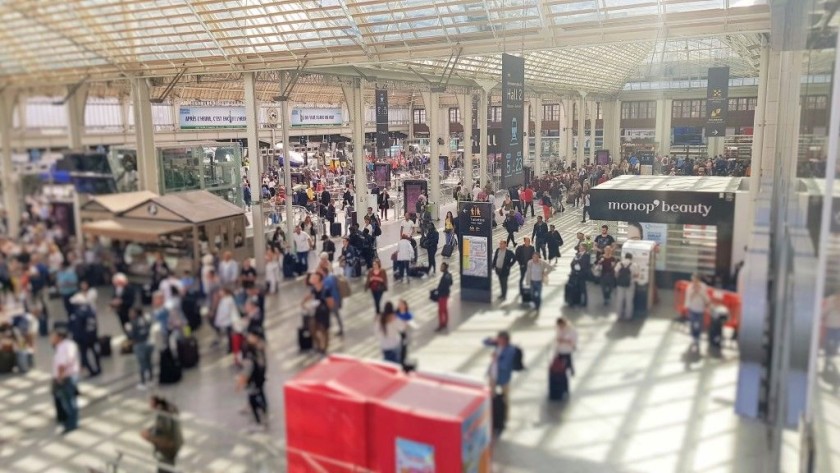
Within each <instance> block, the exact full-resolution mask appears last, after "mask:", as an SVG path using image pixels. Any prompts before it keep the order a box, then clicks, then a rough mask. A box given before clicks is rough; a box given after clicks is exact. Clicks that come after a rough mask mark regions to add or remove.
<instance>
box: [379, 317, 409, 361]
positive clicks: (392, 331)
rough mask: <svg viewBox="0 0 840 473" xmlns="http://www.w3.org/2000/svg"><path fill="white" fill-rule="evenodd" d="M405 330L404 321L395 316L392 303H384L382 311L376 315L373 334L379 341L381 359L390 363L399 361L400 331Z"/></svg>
mask: <svg viewBox="0 0 840 473" xmlns="http://www.w3.org/2000/svg"><path fill="white" fill-rule="evenodd" d="M404 331H405V322H403V320H402V319H400V318H399V317H397V314H396V312H395V311H394V304H392V303H390V302H386V303H385V307H384V309H383V310H382V313H381V314H379V315H377V317H376V325H375V327H374V335H375V336H376V340H377V341H378V342H379V349H380V350H381V351H382V359H384V360H385V361H389V362H391V363H400V360H401V359H402V357H401V355H400V347H401V345H402V333H403V332H404Z"/></svg>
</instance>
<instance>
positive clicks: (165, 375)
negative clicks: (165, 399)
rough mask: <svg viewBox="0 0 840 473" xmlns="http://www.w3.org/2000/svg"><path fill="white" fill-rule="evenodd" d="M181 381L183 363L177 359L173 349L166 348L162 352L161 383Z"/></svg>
mask: <svg viewBox="0 0 840 473" xmlns="http://www.w3.org/2000/svg"><path fill="white" fill-rule="evenodd" d="M179 381H181V364H180V363H179V362H178V360H177V359H175V356H174V355H173V354H172V350H170V349H168V348H167V349H166V350H163V351H162V352H160V376H159V377H158V382H160V384H175V383H177V382H179Z"/></svg>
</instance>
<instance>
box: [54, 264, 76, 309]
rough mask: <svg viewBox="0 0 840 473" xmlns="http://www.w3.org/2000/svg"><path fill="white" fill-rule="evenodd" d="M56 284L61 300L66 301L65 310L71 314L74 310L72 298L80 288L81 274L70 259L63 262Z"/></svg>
mask: <svg viewBox="0 0 840 473" xmlns="http://www.w3.org/2000/svg"><path fill="white" fill-rule="evenodd" d="M55 284H56V287H57V288H58V294H59V295H60V296H61V301H62V302H63V303H64V310H65V312H66V313H67V315H68V316H69V315H70V314H71V313H72V312H73V305H72V304H71V303H70V298H71V297H73V295H74V294H76V292H78V290H79V276H78V275H77V274H76V268H75V267H73V265H71V264H70V262H69V261H66V260H65V261H64V262H63V263H61V270H60V271H59V272H58V273H57V274H56V276H55Z"/></svg>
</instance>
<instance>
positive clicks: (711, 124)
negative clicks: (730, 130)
mask: <svg viewBox="0 0 840 473" xmlns="http://www.w3.org/2000/svg"><path fill="white" fill-rule="evenodd" d="M708 77H709V80H708V84H707V86H706V138H717V137H723V136H725V135H726V113H727V111H728V110H729V67H710V68H709V74H708Z"/></svg>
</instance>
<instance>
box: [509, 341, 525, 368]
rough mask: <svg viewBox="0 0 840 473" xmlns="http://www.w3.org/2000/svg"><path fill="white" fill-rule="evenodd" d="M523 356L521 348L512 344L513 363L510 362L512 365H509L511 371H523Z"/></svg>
mask: <svg viewBox="0 0 840 473" xmlns="http://www.w3.org/2000/svg"><path fill="white" fill-rule="evenodd" d="M523 358H524V355H523V354H522V348H519V347H518V346H516V345H514V346H513V363H512V367H511V368H512V369H513V371H524V370H525V364H524V363H523Z"/></svg>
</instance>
